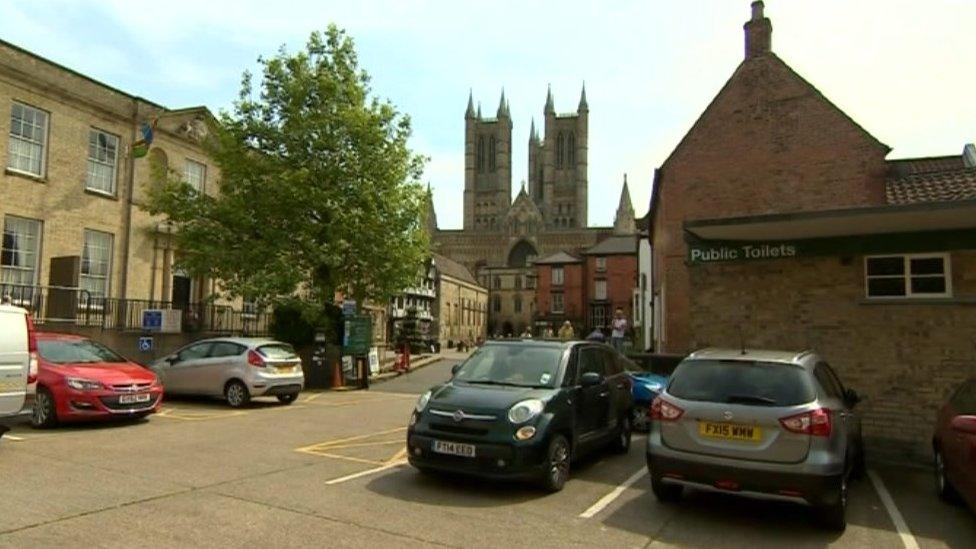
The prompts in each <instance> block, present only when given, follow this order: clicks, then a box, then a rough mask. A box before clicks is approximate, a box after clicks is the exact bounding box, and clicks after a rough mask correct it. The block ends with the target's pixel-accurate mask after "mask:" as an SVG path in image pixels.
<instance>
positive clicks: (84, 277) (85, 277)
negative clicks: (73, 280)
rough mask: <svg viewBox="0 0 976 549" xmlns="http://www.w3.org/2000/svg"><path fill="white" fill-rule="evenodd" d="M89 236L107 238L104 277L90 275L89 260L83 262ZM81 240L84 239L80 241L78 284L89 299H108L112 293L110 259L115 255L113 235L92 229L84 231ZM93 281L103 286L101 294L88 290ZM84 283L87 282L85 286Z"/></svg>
mask: <svg viewBox="0 0 976 549" xmlns="http://www.w3.org/2000/svg"><path fill="white" fill-rule="evenodd" d="M89 236H97V237H100V238H102V237H104V238H107V240H108V254H107V257H106V260H105V261H106V263H105V274H104V275H98V274H91V259H90V258H89V259H88V261H85V256H86V252H88V237H89ZM83 238H84V240H83V241H82V247H81V274H80V279H79V283H80V285H81V287H82V289H84V290H87V291H88V294H89V297H90V298H93V299H94V298H107V297H109V296H110V295H111V291H112V259H113V254H114V253H115V235H114V234H112V233H109V232H105V231H97V230H94V229H85V232H84V237H83ZM86 265H87V266H88V271H89V272H87V273H86V272H85V266H86ZM93 281H102V283H103V284H104V286H103V291H102V292H101V293H96V292H93V291H92V290H91V289H90V288H91V286H92V284H91V283H92V282H93ZM86 282H87V284H86Z"/></svg>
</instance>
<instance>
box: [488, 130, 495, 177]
mask: <svg viewBox="0 0 976 549" xmlns="http://www.w3.org/2000/svg"><path fill="white" fill-rule="evenodd" d="M488 169H489V170H491V171H495V137H494V136H492V138H491V140H489V141H488Z"/></svg>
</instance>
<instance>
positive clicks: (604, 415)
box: [407, 340, 633, 491]
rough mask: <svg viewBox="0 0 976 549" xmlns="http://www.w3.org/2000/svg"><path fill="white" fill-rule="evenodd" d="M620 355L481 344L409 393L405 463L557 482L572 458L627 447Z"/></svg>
mask: <svg viewBox="0 0 976 549" xmlns="http://www.w3.org/2000/svg"><path fill="white" fill-rule="evenodd" d="M620 361H621V359H620V358H619V355H617V353H616V352H615V351H614V350H613V349H611V348H610V347H608V346H606V345H604V344H601V343H590V342H569V343H561V342H551V341H532V340H521V341H518V340H515V341H493V342H488V343H487V344H485V345H484V346H483V347H481V348H480V349H478V350H476V351H475V352H474V354H472V355H471V356H470V357H469V358H468V359H467V360H465V361H464V362H462V363H460V364H458V365H457V366H455V367H454V376H453V378H452V379H451V380H450V381H448V382H446V383H444V384H442V385H438V386H436V387H434V388H432V389H431V390H430V391H427V392H426V393H424V394H423V395H422V396H421V397H420V399H419V400H418V401H417V406H416V408H415V410H414V412H413V414H412V416H411V418H410V427H409V429H408V430H407V447H408V452H409V456H410V457H409V459H410V463H411V465H413V466H414V467H416V468H418V469H420V470H421V471H446V472H453V473H468V474H473V475H477V476H483V477H488V478H495V479H529V480H536V481H538V482H540V483H541V484H542V486H544V487H545V488H546V489H548V490H551V491H557V490H560V489H562V487H563V485H564V484H565V483H566V479H567V478H568V476H569V468H570V463H571V462H572V461H573V459H574V458H576V457H579V456H581V455H583V454H584V453H585V452H588V451H591V450H595V449H599V448H602V447H604V446H607V445H611V446H612V447H613V448H614V449H615V450H617V451H619V452H626V451H627V450H628V449H629V448H630V433H631V424H630V410H631V407H632V406H633V402H632V397H631V383H632V381H631V379H630V377H629V376H628V375H627V373H626V372H625V371H624V369H623V367H622V364H621V362H620Z"/></svg>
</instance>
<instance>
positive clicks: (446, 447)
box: [434, 440, 474, 458]
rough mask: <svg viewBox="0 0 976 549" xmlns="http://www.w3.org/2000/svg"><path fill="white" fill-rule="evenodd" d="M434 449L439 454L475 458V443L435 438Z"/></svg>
mask: <svg viewBox="0 0 976 549" xmlns="http://www.w3.org/2000/svg"><path fill="white" fill-rule="evenodd" d="M434 451H435V452H437V453H438V454H449V455H452V456H461V457H469V458H473V457H474V444H462V443H460V442H445V441H443V440H435V441H434Z"/></svg>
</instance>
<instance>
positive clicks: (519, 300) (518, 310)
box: [513, 296, 522, 313]
mask: <svg viewBox="0 0 976 549" xmlns="http://www.w3.org/2000/svg"><path fill="white" fill-rule="evenodd" d="M513 305H514V307H515V312H516V313H521V312H522V298H521V297H520V296H515V299H514V301H513Z"/></svg>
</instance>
